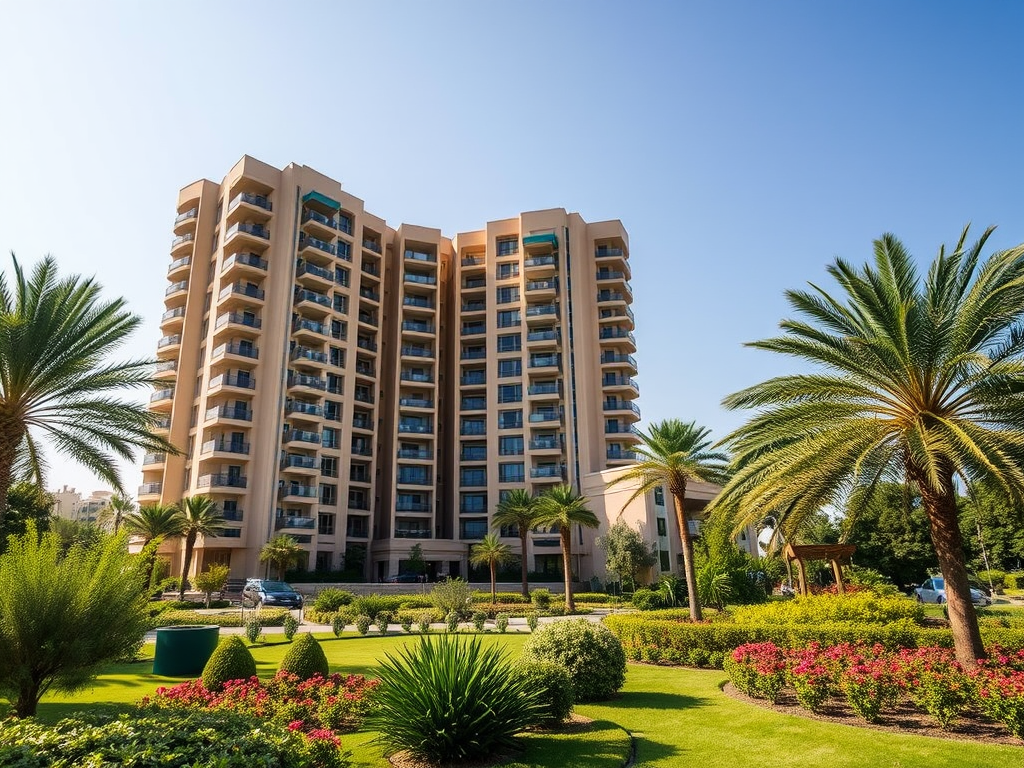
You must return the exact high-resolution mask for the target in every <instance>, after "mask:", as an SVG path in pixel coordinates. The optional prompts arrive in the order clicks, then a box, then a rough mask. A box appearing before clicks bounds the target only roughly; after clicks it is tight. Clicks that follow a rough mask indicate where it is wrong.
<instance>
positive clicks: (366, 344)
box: [356, 336, 377, 352]
mask: <svg viewBox="0 0 1024 768" xmlns="http://www.w3.org/2000/svg"><path fill="white" fill-rule="evenodd" d="M356 346H357V347H359V348H360V349H366V350H369V351H370V352H376V351H377V342H376V341H373V340H372V339H367V338H364V337H362V336H360V337H358V338H357V339H356Z"/></svg>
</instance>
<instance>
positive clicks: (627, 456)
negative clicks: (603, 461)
mask: <svg viewBox="0 0 1024 768" xmlns="http://www.w3.org/2000/svg"><path fill="white" fill-rule="evenodd" d="M605 456H606V457H607V458H608V459H611V460H617V459H623V460H628V461H636V452H635V451H623V450H621V449H617V448H609V449H608V450H607V451H606V452H605Z"/></svg>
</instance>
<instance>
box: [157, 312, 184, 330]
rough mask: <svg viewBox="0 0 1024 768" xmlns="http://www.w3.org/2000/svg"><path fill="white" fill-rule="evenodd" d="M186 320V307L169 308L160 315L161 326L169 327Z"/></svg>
mask: <svg viewBox="0 0 1024 768" xmlns="http://www.w3.org/2000/svg"><path fill="white" fill-rule="evenodd" d="M184 320H185V308H184V307H175V308H174V309H168V310H167V311H166V312H164V313H163V314H162V315H160V327H161V328H164V327H165V326H167V327H169V326H172V325H181V324H182V323H183V322H184Z"/></svg>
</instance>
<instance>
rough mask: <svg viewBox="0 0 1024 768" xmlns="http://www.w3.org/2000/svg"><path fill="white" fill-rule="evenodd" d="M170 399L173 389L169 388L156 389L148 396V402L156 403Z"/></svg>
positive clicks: (172, 395)
mask: <svg viewBox="0 0 1024 768" xmlns="http://www.w3.org/2000/svg"><path fill="white" fill-rule="evenodd" d="M172 397H174V387H171V388H170V389H158V390H157V391H156V392H154V393H153V394H152V395H150V396H149V402H151V403H158V402H160V401H161V400H170V399H171V398H172Z"/></svg>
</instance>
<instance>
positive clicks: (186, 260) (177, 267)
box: [167, 256, 192, 278]
mask: <svg viewBox="0 0 1024 768" xmlns="http://www.w3.org/2000/svg"><path fill="white" fill-rule="evenodd" d="M191 263H192V257H191V256H183V257H182V258H180V259H175V260H174V261H172V262H171V263H170V265H169V266H168V267H167V277H168V278H172V277H179V276H181V275H187V274H188V268H189V265H190V264H191Z"/></svg>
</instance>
